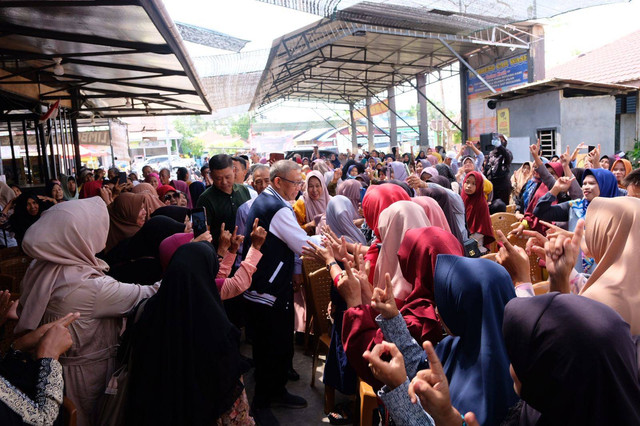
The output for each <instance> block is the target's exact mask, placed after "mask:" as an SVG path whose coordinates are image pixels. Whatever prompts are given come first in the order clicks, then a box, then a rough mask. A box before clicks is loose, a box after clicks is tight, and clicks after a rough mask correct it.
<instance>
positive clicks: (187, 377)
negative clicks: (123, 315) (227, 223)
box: [126, 242, 247, 426]
mask: <svg viewBox="0 0 640 426" xmlns="http://www.w3.org/2000/svg"><path fill="white" fill-rule="evenodd" d="M218 268H219V264H218V259H217V256H216V253H215V249H214V248H213V246H212V245H211V244H209V243H205V242H201V243H189V244H185V245H184V246H182V247H180V248H178V250H177V251H176V253H175V254H174V256H173V258H172V259H171V263H169V266H168V267H167V271H166V274H165V277H164V279H163V280H162V285H161V286H160V289H159V290H158V293H157V294H155V295H154V296H153V297H151V298H150V299H149V300H148V301H147V303H146V305H145V306H144V311H143V312H142V314H141V316H140V319H139V320H138V322H137V323H135V324H134V325H133V327H132V333H131V345H132V346H131V350H132V352H131V353H132V362H131V365H130V372H131V373H130V381H129V389H128V398H127V405H126V419H127V424H130V425H154V426H155V425H203V426H204V425H206V426H210V425H213V424H215V423H216V419H218V418H219V417H220V415H222V414H223V413H225V412H226V411H228V410H229V409H230V408H231V406H232V405H233V403H234V402H235V401H236V399H237V398H238V397H239V396H240V394H241V392H242V389H243V385H242V383H241V382H240V377H241V375H242V374H243V373H244V372H245V371H246V369H247V368H246V366H245V364H244V363H243V361H242V357H241V356H240V352H239V349H238V344H239V341H240V331H239V330H238V329H237V328H236V327H235V326H234V325H233V324H231V322H230V321H229V319H228V318H227V315H226V313H225V310H224V307H223V305H222V301H221V300H220V295H219V294H218V291H217V289H216V286H215V284H214V281H215V278H216V275H217V273H218Z"/></svg>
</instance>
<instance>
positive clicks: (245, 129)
mask: <svg viewBox="0 0 640 426" xmlns="http://www.w3.org/2000/svg"><path fill="white" fill-rule="evenodd" d="M250 128H251V117H249V114H244V115H241V116H240V117H238V118H237V119H235V120H233V121H231V124H230V126H229V132H230V133H231V134H232V135H234V136H240V137H241V138H242V139H244V140H247V139H249V129H250Z"/></svg>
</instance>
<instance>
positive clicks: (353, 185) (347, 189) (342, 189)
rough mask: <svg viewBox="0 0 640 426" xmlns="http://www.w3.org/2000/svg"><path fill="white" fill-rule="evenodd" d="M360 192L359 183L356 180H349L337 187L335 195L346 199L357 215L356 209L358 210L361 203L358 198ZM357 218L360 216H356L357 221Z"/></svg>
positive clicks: (360, 186) (360, 185)
mask: <svg viewBox="0 0 640 426" xmlns="http://www.w3.org/2000/svg"><path fill="white" fill-rule="evenodd" d="M361 191H362V184H361V183H360V181H359V180H356V179H349V180H345V181H344V182H342V183H341V184H340V185H338V188H337V190H336V194H337V195H343V196H345V197H347V198H348V199H349V201H350V202H351V204H352V205H353V209H354V210H355V211H356V214H358V209H359V208H360V203H361V201H362V200H361V197H360V194H361ZM359 217H360V215H359V214H358V217H356V219H358V218H359Z"/></svg>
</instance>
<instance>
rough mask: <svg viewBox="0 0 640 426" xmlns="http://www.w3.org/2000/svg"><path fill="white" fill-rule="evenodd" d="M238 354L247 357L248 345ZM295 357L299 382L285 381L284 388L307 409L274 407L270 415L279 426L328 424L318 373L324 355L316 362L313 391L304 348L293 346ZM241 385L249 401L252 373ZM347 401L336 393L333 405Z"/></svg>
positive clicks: (321, 367) (249, 348)
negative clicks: (272, 415)
mask: <svg viewBox="0 0 640 426" xmlns="http://www.w3.org/2000/svg"><path fill="white" fill-rule="evenodd" d="M241 350H242V353H243V354H244V355H245V356H249V357H250V356H251V346H250V345H248V344H243V345H242V348H241ZM295 350H296V352H295V355H294V357H293V366H294V368H295V369H296V371H297V372H298V374H300V380H299V381H297V382H289V383H288V384H287V389H288V390H289V392H291V393H293V394H296V395H300V396H302V397H303V398H305V399H306V400H307V402H308V403H309V405H308V407H307V408H304V409H298V410H292V409H284V408H274V409H273V413H274V415H275V416H276V417H277V418H278V420H279V421H280V424H281V425H282V426H294V425H295V426H298V425H328V424H329V420H328V419H327V416H326V415H325V414H324V384H323V383H322V371H323V369H324V362H323V361H324V356H321V361H320V362H319V363H318V364H319V366H318V367H316V371H315V388H312V387H311V386H309V383H310V382H311V356H310V355H305V354H304V348H303V347H301V346H298V345H296V347H295ZM244 382H245V385H246V388H247V395H248V397H249V402H251V400H252V398H253V388H254V384H255V383H254V378H253V370H251V371H249V372H248V373H247V374H246V375H245V376H244ZM347 400H348V398H347V397H346V396H344V395H342V394H340V393H339V392H336V403H340V402H345V401H347Z"/></svg>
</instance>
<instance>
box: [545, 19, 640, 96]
mask: <svg viewBox="0 0 640 426" xmlns="http://www.w3.org/2000/svg"><path fill="white" fill-rule="evenodd" d="M546 76H547V77H548V78H554V77H557V78H572V79H576V80H587V81H599V82H602V83H625V82H636V83H635V84H634V85H637V84H638V82H640V30H639V31H635V32H633V33H631V34H629V35H627V36H625V37H622V38H620V39H618V40H615V41H613V42H611V43H609V44H606V45H604V46H602V47H599V48H597V49H594V50H592V51H590V52H587V53H583V54H581V55H579V56H577V57H575V58H573V59H571V60H570V61H567V62H565V63H564V64H561V65H558V66H556V67H554V68H551V69H550V70H547V72H546Z"/></svg>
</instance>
